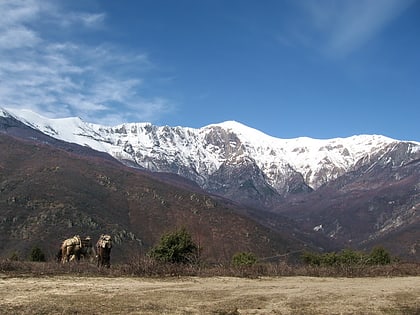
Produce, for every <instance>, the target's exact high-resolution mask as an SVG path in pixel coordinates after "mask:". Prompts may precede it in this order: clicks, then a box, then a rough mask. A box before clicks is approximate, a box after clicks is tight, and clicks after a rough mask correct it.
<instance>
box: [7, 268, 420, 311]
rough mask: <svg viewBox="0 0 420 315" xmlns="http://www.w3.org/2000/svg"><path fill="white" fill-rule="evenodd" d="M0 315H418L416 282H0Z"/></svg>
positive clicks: (76, 279)
mask: <svg viewBox="0 0 420 315" xmlns="http://www.w3.org/2000/svg"><path fill="white" fill-rule="evenodd" d="M0 313H1V314H219V315H220V314H420V277H398V278H315V277H266V278H259V279H245V278H234V277H211V278H199V277H188V278H167V279H155V278H125V277H116V278H110V277H75V276H54V277H9V276H5V275H3V276H1V277H0Z"/></svg>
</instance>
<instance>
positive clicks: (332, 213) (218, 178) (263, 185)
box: [0, 109, 420, 260]
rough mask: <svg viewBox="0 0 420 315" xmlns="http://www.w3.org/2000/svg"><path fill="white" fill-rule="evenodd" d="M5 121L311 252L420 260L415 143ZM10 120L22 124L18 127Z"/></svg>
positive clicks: (23, 115)
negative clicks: (225, 204)
mask: <svg viewBox="0 0 420 315" xmlns="http://www.w3.org/2000/svg"><path fill="white" fill-rule="evenodd" d="M0 118H2V122H3V123H2V126H3V127H2V128H0V129H2V130H3V133H5V134H8V135H12V136H14V137H16V136H17V137H19V138H25V139H26V140H31V141H35V142H43V143H48V144H49V145H51V146H52V147H60V146H61V147H66V148H69V147H71V146H73V149H72V152H77V153H78V154H82V155H84V156H89V157H93V156H96V157H98V158H101V159H104V160H112V161H113V162H112V163H121V164H123V165H124V166H125V167H127V169H130V170H137V171H147V172H148V174H154V175H153V176H159V178H160V179H159V180H160V181H164V182H166V183H168V184H172V185H175V186H177V185H178V186H179V185H180V183H184V184H182V185H184V188H185V187H188V188H187V189H190V190H191V189H199V190H200V191H202V192H203V193H205V194H209V196H211V198H223V200H227V201H231V202H232V203H234V204H236V205H240V208H241V211H240V212H241V213H242V214H244V215H246V217H247V218H250V219H252V220H253V221H255V222H256V223H258V224H260V225H262V226H264V227H266V228H269V229H270V230H273V231H276V233H283V235H284V233H286V234H287V233H291V234H292V235H290V236H296V237H297V238H299V239H302V238H305V241H304V242H303V243H305V244H306V245H308V244H311V246H312V245H314V246H318V247H321V248H343V247H355V248H357V249H367V248H370V247H372V246H375V245H378V244H379V245H386V246H387V247H388V248H390V249H391V250H392V251H393V252H394V253H395V254H397V255H402V256H404V257H406V258H409V259H414V260H417V259H419V257H420V233H419V232H418V231H420V229H419V228H420V216H419V213H418V211H419V205H420V194H419V190H420V171H419V169H420V168H419V162H420V143H418V142H415V141H400V140H395V139H391V138H388V137H385V136H380V135H358V136H352V137H348V138H335V139H323V140H320V139H311V138H306V137H301V138H295V139H280V138H275V137H271V136H269V135H266V134H264V133H262V132H260V131H258V130H256V129H252V128H250V127H247V126H245V125H243V124H240V123H238V122H235V121H227V122H223V123H220V124H213V125H209V126H205V127H203V128H200V129H194V128H188V127H169V126H155V125H152V124H150V123H127V124H122V125H118V126H114V127H109V126H102V125H98V124H92V123H87V122H84V121H83V120H81V119H79V118H65V119H49V118H46V117H43V116H41V115H38V114H36V113H34V112H31V111H28V110H6V109H0ZM11 121H13V122H14V124H16V125H19V127H14V129H13V128H11V127H10V124H11ZM7 124H8V125H9V127H7ZM12 125H13V124H12ZM26 128H27V129H26ZM24 130H26V131H24ZM25 132H26V135H25ZM117 161H118V162H117ZM171 174H172V175H171ZM279 222H282V223H279ZM285 222H287V224H285ZM286 231H287V232H286ZM296 233H298V234H299V235H297V234H296Z"/></svg>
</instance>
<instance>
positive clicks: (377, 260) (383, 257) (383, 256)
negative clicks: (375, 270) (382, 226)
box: [368, 246, 391, 265]
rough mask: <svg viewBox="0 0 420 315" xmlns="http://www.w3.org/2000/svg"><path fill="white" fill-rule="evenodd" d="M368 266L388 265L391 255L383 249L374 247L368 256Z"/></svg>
mask: <svg viewBox="0 0 420 315" xmlns="http://www.w3.org/2000/svg"><path fill="white" fill-rule="evenodd" d="M368 261H369V264H370V265H388V264H390V263H391V255H390V254H389V253H388V252H387V251H386V250H385V249H384V248H383V247H380V246H379V247H375V248H374V249H372V251H371V252H370V254H369V257H368Z"/></svg>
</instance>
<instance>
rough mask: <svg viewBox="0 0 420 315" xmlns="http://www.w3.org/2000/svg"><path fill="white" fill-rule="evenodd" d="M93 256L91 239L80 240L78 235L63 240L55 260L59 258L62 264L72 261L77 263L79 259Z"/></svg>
mask: <svg viewBox="0 0 420 315" xmlns="http://www.w3.org/2000/svg"><path fill="white" fill-rule="evenodd" d="M93 256H94V250H93V245H92V239H91V238H90V237H89V236H87V237H85V238H83V239H82V238H80V236H79V235H75V236H73V237H72V238H68V239H66V240H64V241H63V243H62V244H61V248H60V252H59V253H58V254H57V258H58V259H60V258H61V262H63V263H66V262H69V261H72V260H77V261H79V260H80V257H84V258H87V259H89V258H91V257H93Z"/></svg>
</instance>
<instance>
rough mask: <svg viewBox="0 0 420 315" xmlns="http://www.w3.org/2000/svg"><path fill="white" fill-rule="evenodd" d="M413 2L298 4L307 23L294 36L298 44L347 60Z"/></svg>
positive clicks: (319, 0) (318, 1)
mask: <svg viewBox="0 0 420 315" xmlns="http://www.w3.org/2000/svg"><path fill="white" fill-rule="evenodd" d="M412 3H413V0H381V1H375V0H354V1H335V0H314V1H299V2H298V6H299V9H300V10H301V12H302V13H303V15H304V17H305V19H304V20H305V21H306V23H304V24H303V23H302V25H303V26H302V25H301V26H300V29H299V31H298V32H296V33H295V34H294V35H296V37H295V38H296V39H298V40H299V41H300V42H301V43H304V44H305V45H310V46H314V47H316V48H318V49H320V50H321V51H323V52H324V53H326V54H327V55H329V56H331V57H334V58H342V57H346V56H348V55H350V54H352V53H353V52H355V51H357V50H359V49H361V48H362V47H363V46H364V45H366V44H367V43H368V42H369V41H370V40H372V39H373V38H374V37H375V36H376V35H378V34H379V33H380V32H382V31H383V30H384V29H385V28H386V27H387V26H388V25H389V23H390V22H391V21H392V20H394V19H396V18H397V17H399V16H400V15H401V14H402V13H403V11H404V10H406V9H407V8H408V7H409V6H410V5H411V4H412Z"/></svg>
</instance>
